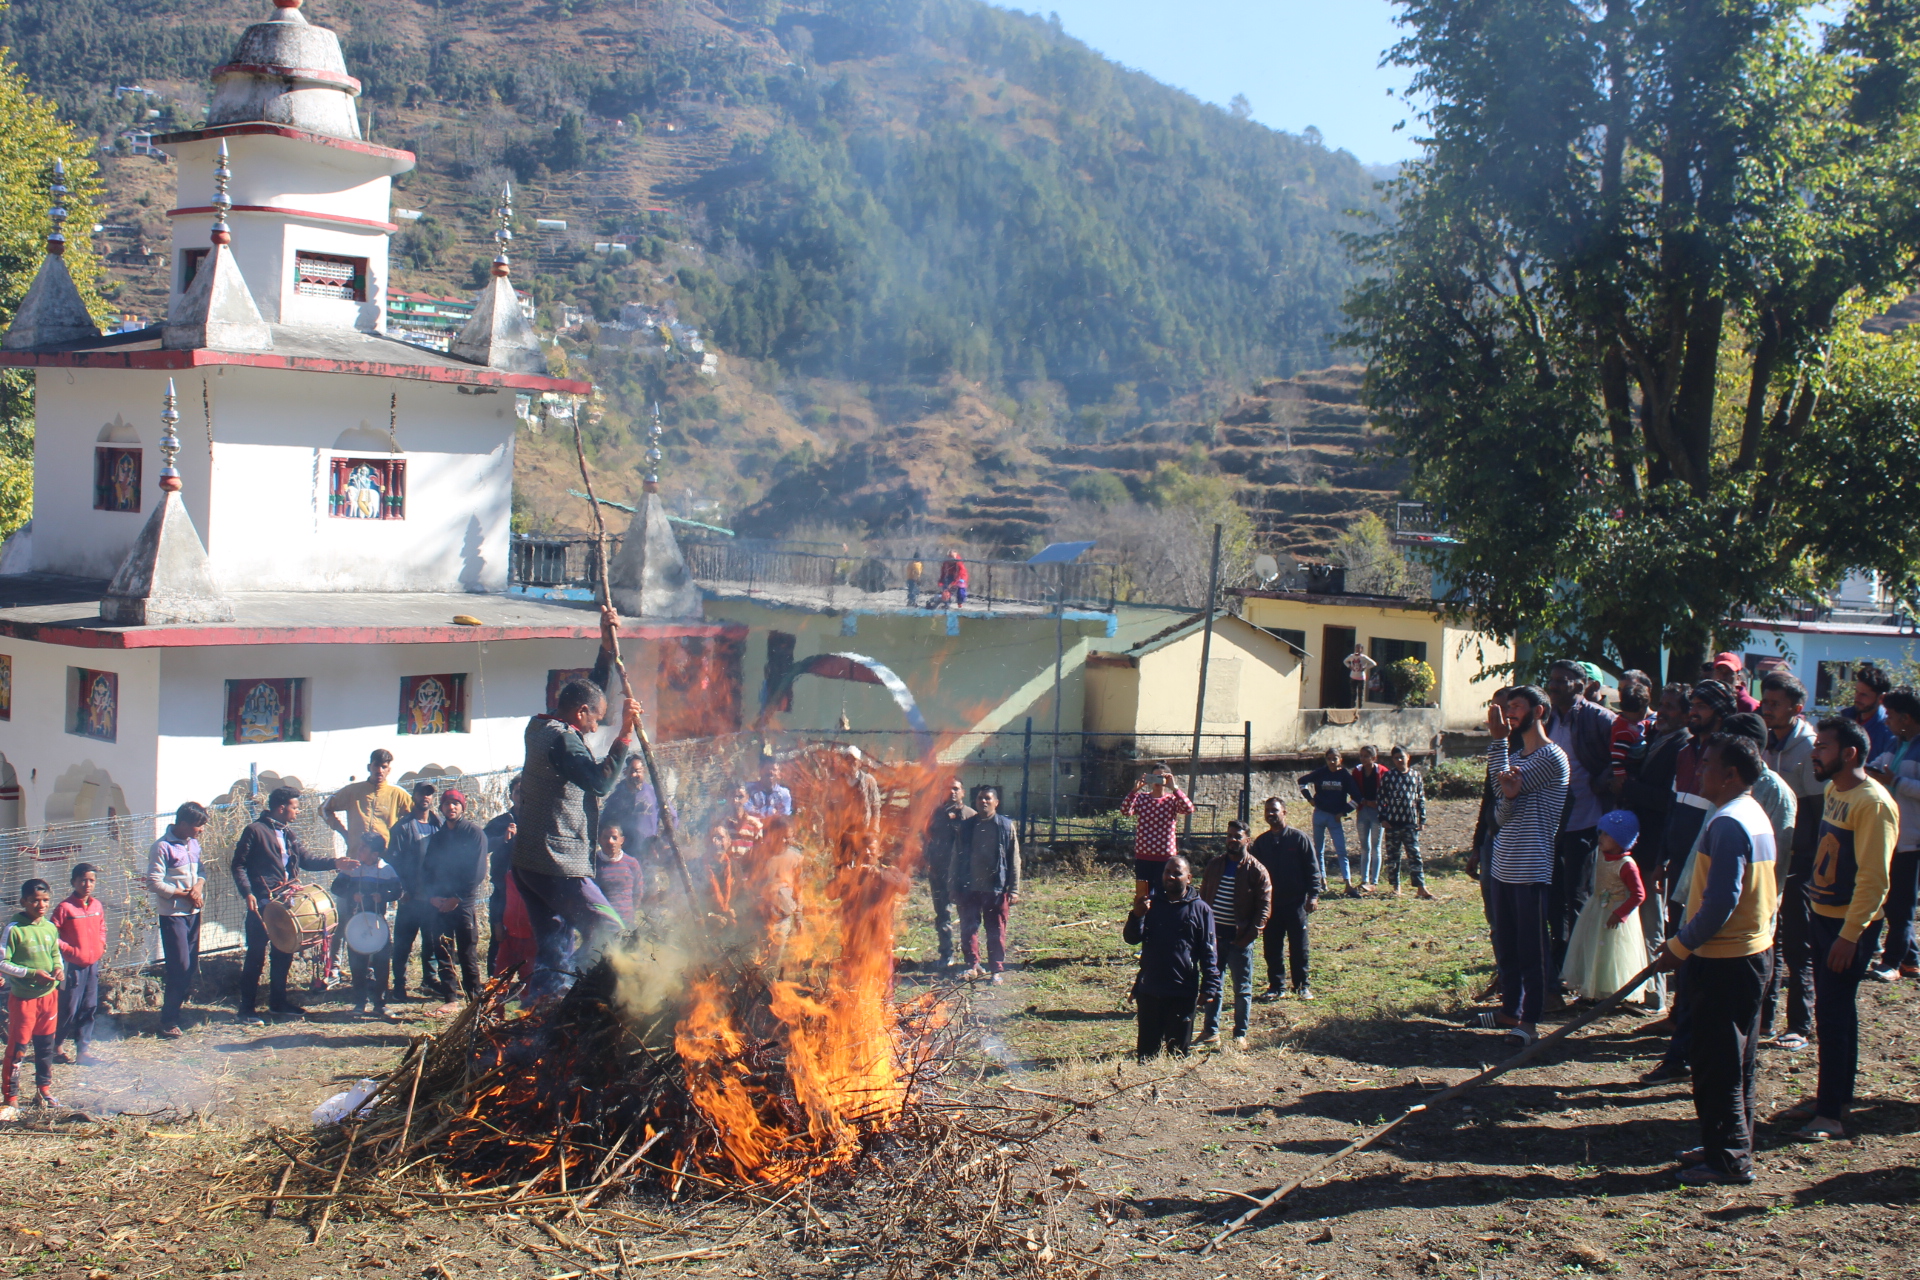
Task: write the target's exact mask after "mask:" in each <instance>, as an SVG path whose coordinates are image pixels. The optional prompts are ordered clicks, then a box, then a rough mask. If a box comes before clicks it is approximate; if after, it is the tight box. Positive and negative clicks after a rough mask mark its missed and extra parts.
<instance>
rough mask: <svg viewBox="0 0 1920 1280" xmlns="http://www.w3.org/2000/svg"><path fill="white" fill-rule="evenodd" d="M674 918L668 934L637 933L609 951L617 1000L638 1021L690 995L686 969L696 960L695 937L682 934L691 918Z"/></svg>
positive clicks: (630, 1018)
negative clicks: (694, 950) (694, 957)
mask: <svg viewBox="0 0 1920 1280" xmlns="http://www.w3.org/2000/svg"><path fill="white" fill-rule="evenodd" d="M674 920H675V924H674V926H673V927H672V928H671V929H670V931H669V932H668V933H667V934H666V935H664V936H660V937H647V936H645V935H640V936H636V937H633V938H630V939H629V940H628V941H627V942H625V943H623V944H621V945H619V946H616V947H614V948H613V949H612V950H611V951H609V952H608V953H607V966H608V968H610V969H612V970H613V983H614V986H613V999H614V1004H615V1005H616V1006H617V1007H618V1008H619V1010H620V1012H621V1014H622V1016H624V1017H625V1018H626V1019H627V1021H629V1022H631V1023H634V1024H636V1025H638V1024H641V1023H646V1022H650V1021H652V1020H653V1019H655V1018H657V1017H659V1016H660V1014H661V1013H662V1012H664V1011H665V1010H666V1009H667V1008H668V1006H669V1005H670V1004H677V1003H678V1002H679V1001H680V1000H681V999H683V998H684V997H685V995H686V990H687V984H686V972H687V969H688V968H689V967H690V966H691V965H692V964H693V945H692V944H693V942H694V940H693V939H688V938H682V937H681V936H680V934H681V932H682V931H683V930H684V928H685V926H686V923H688V922H689V918H688V917H687V916H686V915H678V916H676V917H674Z"/></svg>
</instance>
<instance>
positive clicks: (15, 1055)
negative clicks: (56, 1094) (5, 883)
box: [0, 880, 65, 1107]
mask: <svg viewBox="0 0 1920 1280" xmlns="http://www.w3.org/2000/svg"><path fill="white" fill-rule="evenodd" d="M52 901H53V890H52V889H50V888H49V887H48V886H47V882H46V881H45V880H29V881H27V882H26V883H25V884H23V885H21V886H20V914H18V915H16V916H15V917H14V918H13V919H11V920H9V921H7V923H6V924H4V925H0V975H4V976H5V977H6V980H7V1053H6V1058H5V1061H4V1063H0V1093H4V1094H5V1095H6V1103H5V1105H7V1106H9V1107H14V1106H18V1105H19V1104H20V1089H19V1086H18V1083H17V1082H16V1080H15V1070H16V1068H17V1067H18V1066H19V1063H20V1054H21V1051H22V1050H23V1049H25V1048H26V1047H27V1045H28V1044H29V1043H31V1044H32V1045H33V1078H34V1084H35V1085H36V1086H38V1098H37V1100H38V1102H39V1103H40V1105H41V1106H43V1107H52V1106H57V1105H59V1104H58V1103H56V1102H54V1100H53V1033H54V1028H55V1027H56V1026H57V1025H58V1024H59V1020H60V980H61V978H62V977H63V976H64V973H65V971H64V969H63V968H62V966H61V964H60V930H58V929H56V928H55V927H54V924H53V921H51V920H49V919H47V906H48V904H49V903H51V902H52Z"/></svg>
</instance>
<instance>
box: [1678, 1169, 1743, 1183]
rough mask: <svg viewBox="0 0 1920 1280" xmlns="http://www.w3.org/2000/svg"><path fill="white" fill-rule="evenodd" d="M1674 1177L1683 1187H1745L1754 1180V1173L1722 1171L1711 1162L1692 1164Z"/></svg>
mask: <svg viewBox="0 0 1920 1280" xmlns="http://www.w3.org/2000/svg"><path fill="white" fill-rule="evenodd" d="M1674 1178H1675V1179H1676V1180H1677V1181H1678V1182H1679V1183H1680V1185H1681V1186H1683V1187H1744V1186H1747V1185H1748V1184H1750V1183H1751V1182H1752V1181H1753V1174H1752V1173H1751V1172H1748V1173H1722V1172H1720V1171H1719V1170H1718V1169H1716V1168H1714V1167H1713V1166H1712V1165H1710V1164H1690V1165H1688V1166H1687V1167H1686V1168H1684V1169H1682V1170H1680V1172H1678V1173H1676V1174H1675V1175H1674Z"/></svg>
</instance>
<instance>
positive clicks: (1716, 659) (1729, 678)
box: [1713, 653, 1760, 711]
mask: <svg viewBox="0 0 1920 1280" xmlns="http://www.w3.org/2000/svg"><path fill="white" fill-rule="evenodd" d="M1713 678H1714V679H1715V680H1718V681H1719V682H1720V683H1721V684H1724V685H1725V686H1727V688H1729V689H1731V690H1733V700H1734V701H1735V702H1736V703H1738V704H1739V707H1738V711H1758V710H1759V709H1760V700H1759V699H1758V698H1756V697H1754V696H1753V695H1752V694H1751V693H1748V692H1747V664H1746V663H1745V662H1743V661H1742V660H1741V658H1740V655H1739V654H1737V653H1716V654H1714V655H1713Z"/></svg>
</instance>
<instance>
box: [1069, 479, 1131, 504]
mask: <svg viewBox="0 0 1920 1280" xmlns="http://www.w3.org/2000/svg"><path fill="white" fill-rule="evenodd" d="M1067 496H1068V497H1069V498H1072V499H1073V500H1074V501H1075V502H1090V503H1092V504H1093V505H1095V506H1097V507H1102V508H1105V507H1117V506H1119V505H1120V504H1122V503H1124V502H1131V501H1133V494H1132V493H1130V492H1128V490H1127V482H1126V481H1125V480H1122V479H1121V478H1120V477H1119V476H1117V475H1115V474H1113V472H1111V471H1089V472H1086V473H1085V474H1084V475H1078V476H1075V477H1074V478H1073V482H1072V483H1071V484H1069V485H1068V486H1067Z"/></svg>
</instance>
